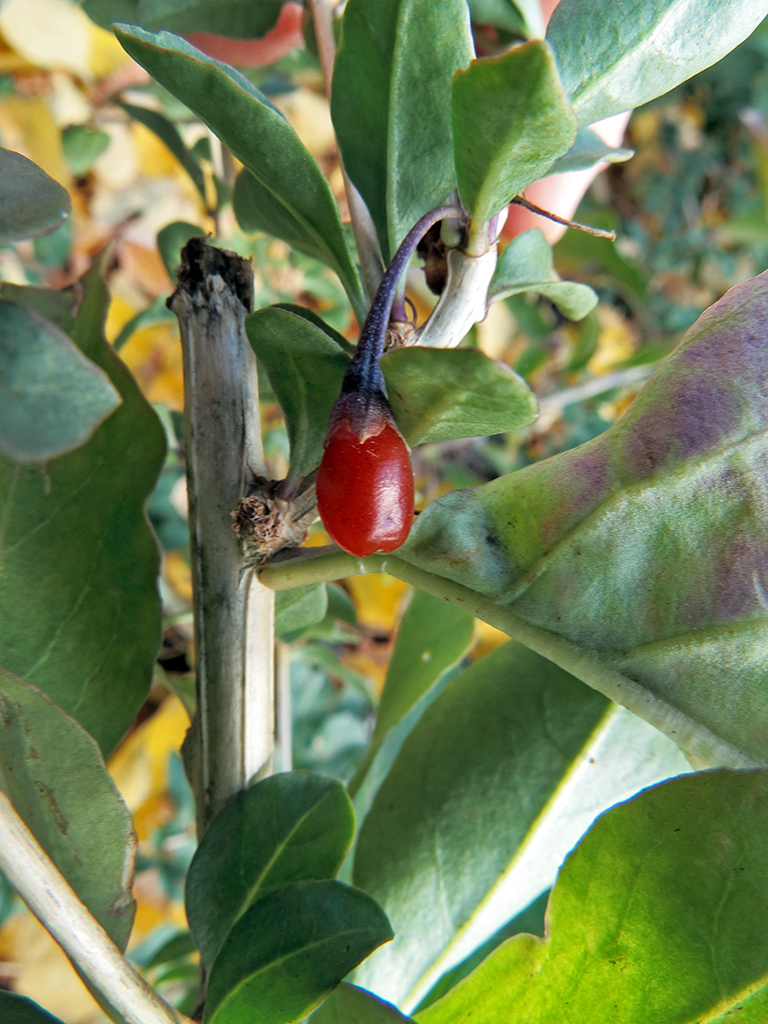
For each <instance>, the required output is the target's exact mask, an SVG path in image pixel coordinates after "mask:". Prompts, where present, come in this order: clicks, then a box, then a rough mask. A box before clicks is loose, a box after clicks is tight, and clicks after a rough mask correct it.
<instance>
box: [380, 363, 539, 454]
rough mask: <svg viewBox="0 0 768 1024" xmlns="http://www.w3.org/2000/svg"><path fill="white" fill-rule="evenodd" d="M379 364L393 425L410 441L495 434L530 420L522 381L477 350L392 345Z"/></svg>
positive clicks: (532, 402) (530, 403) (532, 411)
mask: <svg viewBox="0 0 768 1024" xmlns="http://www.w3.org/2000/svg"><path fill="white" fill-rule="evenodd" d="M381 369H382V371H383V373H384V377H385V379H386V382H387V394H388V396H389V402H390V405H391V406H392V412H393V413H394V416H395V419H396V420H397V425H398V426H399V427H400V429H401V430H402V432H403V434H404V436H405V438H406V440H407V441H408V443H409V444H411V445H414V444H422V443H423V442H425V441H450V440H453V439H454V438H457V437H483V436H485V435H487V434H500V433H503V432H504V431H506V430H514V429H515V428H516V427H521V426H524V425H525V424H526V423H531V422H532V421H533V420H534V419H536V415H537V413H536V399H535V397H534V395H533V392H532V391H531V389H530V388H529V387H528V385H527V384H526V383H525V381H524V380H523V379H522V378H521V377H518V375H517V374H516V373H515V372H514V371H513V370H510V369H509V367H508V366H506V365H505V364H504V363H500V362H497V361H496V360H494V359H489V358H488V356H486V355H484V354H483V353H482V352H480V351H478V350H477V349H469V348H454V349H444V348H421V347H419V346H413V347H410V348H400V349H393V350H392V351H390V352H387V354H386V355H385V356H384V358H383V359H382V360H381Z"/></svg>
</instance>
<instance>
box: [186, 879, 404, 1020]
mask: <svg viewBox="0 0 768 1024" xmlns="http://www.w3.org/2000/svg"><path fill="white" fill-rule="evenodd" d="M391 938H392V930H391V928H390V927H389V922H388V921H387V918H386V916H385V915H384V912H383V911H382V909H381V907H379V906H378V905H377V904H376V903H375V902H374V900H372V899H371V897H370V896H368V895H367V893H364V892H360V890H359V889H352V888H350V887H349V886H347V885H343V884H342V883H341V882H333V881H329V882H296V883H294V884H293V885H287V886H284V887H283V888H282V889H277V890H276V891H274V892H271V893H269V894H268V895H266V896H264V897H262V898H261V899H260V900H258V901H257V902H256V903H254V904H253V906H252V907H250V909H249V910H247V911H246V912H245V914H243V916H242V917H241V918H240V920H239V921H238V922H237V924H235V926H234V928H233V929H232V931H231V932H230V933H229V936H228V938H227V940H226V942H225V943H224V945H223V947H222V949H221V952H220V953H219V955H218V957H217V958H216V963H215V964H214V965H213V969H212V971H211V976H210V980H209V983H208V997H207V1000H206V1004H205V1017H204V1020H205V1022H206V1024H284V1022H286V1021H295V1020H301V1018H302V1017H305V1016H306V1015H307V1014H308V1013H309V1012H310V1011H311V1010H312V1009H314V1007H315V1006H317V1004H318V1003H319V1002H320V1001H321V1000H322V999H323V998H324V997H325V996H326V995H328V993H329V992H330V991H331V990H332V989H334V988H335V987H336V986H337V985H338V984H339V982H341V981H342V980H343V978H344V977H345V976H346V975H347V974H348V973H349V971H351V970H352V968H353V967H356V966H357V964H359V963H360V961H361V960H363V959H365V957H366V956H368V954H369V953H371V952H372V951H373V950H374V949H376V947H377V946H380V945H381V943H382V942H387V941H388V940H389V939H391Z"/></svg>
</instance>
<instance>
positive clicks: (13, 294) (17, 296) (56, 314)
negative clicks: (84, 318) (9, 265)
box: [0, 281, 77, 336]
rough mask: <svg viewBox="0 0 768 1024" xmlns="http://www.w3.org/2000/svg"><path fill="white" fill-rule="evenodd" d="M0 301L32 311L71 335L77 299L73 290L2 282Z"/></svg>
mask: <svg viewBox="0 0 768 1024" xmlns="http://www.w3.org/2000/svg"><path fill="white" fill-rule="evenodd" d="M0 300H2V301H4V302H13V303H14V304H15V305H17V306H24V307H25V308H26V309H31V310H32V311H33V312H35V313H37V314H38V315H39V316H41V317H43V318H44V319H45V320H50V321H52V322H53V323H54V324H55V325H56V326H57V327H58V328H59V330H60V331H63V332H64V334H66V335H68V336H69V335H71V333H72V328H73V326H74V323H75V311H76V305H77V299H76V297H75V294H74V292H73V291H72V290H71V289H64V290H62V291H54V289H53V288H32V287H30V286H29V285H23V284H11V283H10V282H9V281H0Z"/></svg>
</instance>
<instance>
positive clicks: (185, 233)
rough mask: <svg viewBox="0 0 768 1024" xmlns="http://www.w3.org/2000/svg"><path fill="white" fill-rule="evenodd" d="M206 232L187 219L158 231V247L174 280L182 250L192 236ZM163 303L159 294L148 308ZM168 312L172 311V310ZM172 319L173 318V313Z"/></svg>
mask: <svg viewBox="0 0 768 1024" xmlns="http://www.w3.org/2000/svg"><path fill="white" fill-rule="evenodd" d="M205 234H206V232H205V231H204V230H203V229H202V228H201V227H200V226H199V225H198V224H191V223H190V222H189V221H186V220H175V221H172V222H171V223H170V224H166V225H165V227H164V228H161V229H160V230H159V231H158V233H157V239H156V242H157V249H158V252H159V253H160V257H161V259H162V261H163V263H164V264H165V269H166V270H167V271H168V274H169V276H170V278H171V280H172V281H173V280H175V278H176V271H177V270H178V269H179V265H180V263H181V250H182V249H183V248H184V246H185V245H186V244H187V242H188V241H189V240H190V238H200V236H201V235H205ZM161 304H162V305H163V306H164V305H165V302H164V300H163V299H162V297H161V296H159V297H158V298H157V299H155V301H154V302H153V303H152V304H151V306H149V307H148V308H152V306H158V305H161ZM168 312H169V313H170V310H168ZM137 316H141V313H138V314H137ZM134 319H135V318H134ZM171 319H173V314H172V313H171Z"/></svg>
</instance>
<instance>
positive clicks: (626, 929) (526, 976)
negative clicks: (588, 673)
mask: <svg viewBox="0 0 768 1024" xmlns="http://www.w3.org/2000/svg"><path fill="white" fill-rule="evenodd" d="M766 806H768V773H766V772H762V771H761V772H727V771H719V772H712V773H705V774H698V775H689V776H687V777H684V778H680V779H674V780H672V781H670V782H667V783H665V784H663V785H661V786H658V787H657V788H655V789H650V790H647V791H646V792H645V793H642V794H641V795H640V796H638V797H636V798H635V799H634V800H632V801H630V802H629V803H626V804H623V805H621V806H619V807H615V808H613V810H611V811H609V812H608V813H607V814H605V815H604V816H603V817H602V818H600V819H599V820H598V821H597V822H596V823H595V825H594V827H593V828H592V829H591V831H590V832H589V834H588V835H587V836H586V837H585V838H584V839H583V840H582V842H581V843H580V844H579V846H578V847H577V848H576V850H575V851H574V852H573V853H572V854H571V855H570V856H569V857H568V859H567V860H566V862H565V864H564V865H563V867H562V869H561V871H560V874H559V876H558V880H557V884H556V886H555V889H554V891H553V893H552V895H551V897H550V902H549V908H548V913H547V918H548V937H547V939H546V940H544V941H542V940H541V939H536V938H533V937H532V936H530V935H522V936H519V937H517V938H513V939H510V940H509V941H508V942H506V943H505V944H504V945H503V946H501V947H500V948H499V949H498V950H497V951H496V952H495V953H492V954H491V956H489V957H488V959H487V960H485V962H484V963H483V964H481V966H480V967H478V968H477V970H476V971H474V973H473V974H471V975H470V976H469V977H468V978H467V979H466V980H465V981H464V982H462V983H461V984H460V985H459V986H457V987H456V988H455V989H453V990H452V991H451V992H449V993H448V994H447V995H446V996H445V997H444V998H443V999H442V1000H440V1001H439V1002H437V1003H435V1004H434V1006H432V1007H430V1008H429V1009H427V1010H426V1011H425V1012H424V1013H422V1014H419V1017H418V1020H419V1022H420V1024H469V1022H470V1021H476V1020H477V1019H478V1014H479V1015H480V1016H481V1018H482V1020H483V1021H484V1022H485V1024H502V1022H503V1024H555V1022H558V1024H559V1022H560V1021H562V1020H563V1008H564V1007H567V1019H568V1021H569V1022H570V1024H609V1022H610V1024H647V1022H648V1021H650V1020H654V1021H664V1024H672V1022H674V1024H703V1022H704V1021H709V1022H713V1021H725V1020H726V1019H727V1020H729V1021H730V1020H739V1021H742V1020H747V1021H752V1022H755V1024H756V1022H758V1021H761V1020H764V1019H765V1008H766V1005H768V942H766V937H765V921H766V919H768V890H767V889H766V885H765V879H766V877H767V876H768V815H766ZM756 1004H757V1005H756ZM742 1011H744V1012H742Z"/></svg>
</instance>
